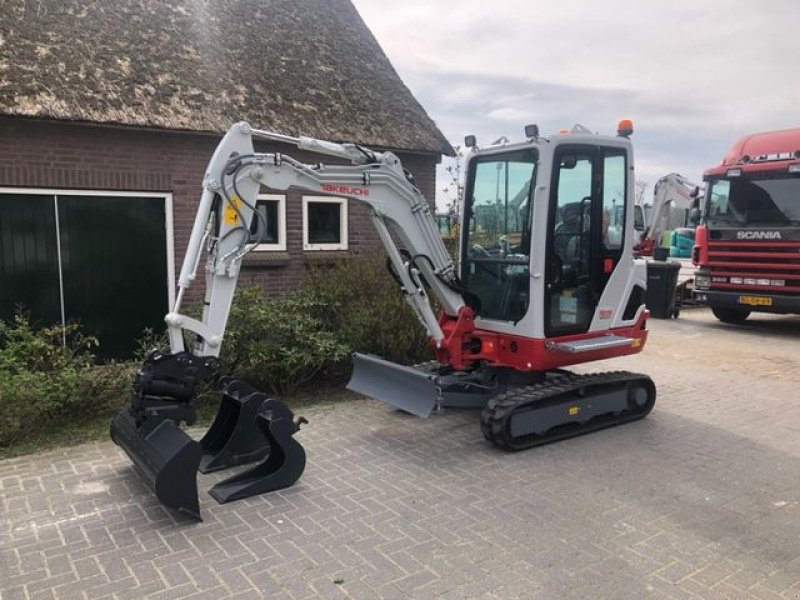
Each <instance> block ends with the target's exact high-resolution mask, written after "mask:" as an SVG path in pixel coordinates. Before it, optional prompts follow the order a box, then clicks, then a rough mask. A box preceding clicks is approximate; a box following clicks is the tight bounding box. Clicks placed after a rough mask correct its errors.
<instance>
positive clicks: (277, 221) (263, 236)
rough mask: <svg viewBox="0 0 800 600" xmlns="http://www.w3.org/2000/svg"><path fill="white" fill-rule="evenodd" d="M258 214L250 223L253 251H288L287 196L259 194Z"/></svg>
mask: <svg viewBox="0 0 800 600" xmlns="http://www.w3.org/2000/svg"><path fill="white" fill-rule="evenodd" d="M256 213H257V214H254V215H253V220H252V221H251V222H250V235H251V239H252V240H253V241H254V242H256V244H255V248H253V250H257V251H262V250H280V251H284V252H285V251H286V196H283V195H280V194H259V195H258V198H257V200H256Z"/></svg>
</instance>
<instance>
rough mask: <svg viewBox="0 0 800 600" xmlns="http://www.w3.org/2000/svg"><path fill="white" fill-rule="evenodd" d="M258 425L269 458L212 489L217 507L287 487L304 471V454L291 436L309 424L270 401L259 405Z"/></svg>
mask: <svg viewBox="0 0 800 600" xmlns="http://www.w3.org/2000/svg"><path fill="white" fill-rule="evenodd" d="M257 422H258V426H259V428H260V429H261V431H262V432H263V438H264V440H265V441H266V443H267V444H268V446H269V455H268V456H267V458H266V460H264V461H263V462H261V463H259V464H257V465H256V466H255V467H252V468H250V469H247V470H246V471H243V472H242V473H239V474H237V475H234V476H233V477H229V478H228V479H225V480H224V481H221V482H219V483H218V484H217V485H215V486H214V487H212V488H211V489H210V490H209V494H211V496H212V497H213V498H214V499H215V500H216V501H217V502H219V503H220V504H224V503H225V502H230V501H231V500H240V499H242V498H247V497H249V496H254V495H256V494H263V493H266V492H272V491H274V490H280V489H283V488H286V487H289V486H290V485H292V484H293V483H294V482H295V481H297V480H298V478H299V477H300V475H302V474H303V471H304V470H305V468H306V451H305V450H304V449H303V447H302V446H301V445H300V444H299V442H298V441H297V440H295V439H294V438H293V437H292V436H293V435H294V434H295V433H297V431H299V429H300V425H301V424H302V423H307V422H308V421H306V420H305V419H304V418H303V417H299V418H298V419H295V418H294V414H293V413H292V411H291V410H290V409H289V407H288V406H286V405H285V404H284V403H283V402H281V401H280V400H274V399H272V398H270V399H268V400H265V401H264V402H263V404H262V405H261V409H260V411H259V413H258V419H257Z"/></svg>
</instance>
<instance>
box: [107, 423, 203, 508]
mask: <svg viewBox="0 0 800 600" xmlns="http://www.w3.org/2000/svg"><path fill="white" fill-rule="evenodd" d="M111 439H113V440H114V442H115V443H116V444H117V445H118V446H120V447H121V448H122V449H123V450H125V452H126V453H127V454H128V456H130V458H131V459H132V460H133V462H134V464H135V465H136V466H137V467H138V469H139V471H140V472H141V474H142V476H143V478H144V480H145V481H146V482H147V484H148V485H149V486H150V488H151V489H152V490H153V491H154V492H155V494H156V498H158V501H159V502H161V504H163V505H164V506H167V507H169V508H174V509H176V510H178V511H180V512H182V513H184V514H186V515H189V516H190V517H192V518H194V519H197V520H198V521H200V520H202V519H201V517H200V503H199V501H198V498H197V468H198V466H199V464H200V444H199V443H197V442H196V441H195V440H193V439H192V438H190V437H189V436H188V435H187V434H186V433H185V432H184V431H183V430H182V429H181V428H180V427H179V426H177V425H176V424H175V423H174V422H173V421H170V420H163V421H161V422H160V423H158V425H156V426H155V427H153V428H152V429H149V430H145V429H144V428H142V427H137V424H136V421H135V419H134V418H133V416H132V415H131V413H130V410H129V409H127V408H126V409H124V410H122V411H120V412H119V413H118V414H117V415H116V416H115V417H114V418H113V419H112V421H111Z"/></svg>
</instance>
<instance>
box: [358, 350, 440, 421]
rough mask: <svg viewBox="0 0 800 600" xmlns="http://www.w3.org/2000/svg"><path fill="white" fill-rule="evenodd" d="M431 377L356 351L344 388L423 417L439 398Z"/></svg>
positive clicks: (433, 378) (431, 409) (417, 370)
mask: <svg viewBox="0 0 800 600" xmlns="http://www.w3.org/2000/svg"><path fill="white" fill-rule="evenodd" d="M435 380H436V376H435V375H431V374H430V373H426V372H424V371H420V370H419V369H415V368H414V367H407V366H405V365H398V364H397V363H393V362H389V361H388V360H383V359H382V358H378V357H377V356H371V355H369V354H358V353H356V354H354V355H353V375H352V377H350V381H349V382H348V383H347V389H349V390H352V391H354V392H358V393H359V394H364V395H365V396H369V397H370V398H375V399H376V400H380V401H382V402H386V403H387V404H391V405H392V406H394V407H396V408H399V409H400V410H404V411H406V412H409V413H411V414H413V415H417V416H418V417H423V418H425V417H428V416H430V414H431V412H432V411H433V409H434V407H435V406H436V403H437V401H438V399H439V390H438V388H437V387H436V384H435Z"/></svg>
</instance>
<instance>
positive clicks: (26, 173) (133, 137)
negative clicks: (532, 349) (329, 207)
mask: <svg viewBox="0 0 800 600" xmlns="http://www.w3.org/2000/svg"><path fill="white" fill-rule="evenodd" d="M219 138H220V136H214V135H204V134H192V133H180V132H164V131H146V130H137V129H134V128H114V127H104V126H94V125H83V124H71V123H59V122H49V121H35V120H27V119H8V118H0V186H12V187H34V188H35V187H41V188H64V189H85V190H113V191H138V192H171V193H172V194H173V209H174V241H175V268H176V278H177V272H179V271H180V267H181V263H182V260H183V254H184V252H185V249H186V244H187V243H188V240H189V234H190V232H191V227H192V224H193V222H194V217H195V210H196V204H197V201H198V199H199V196H200V191H201V189H200V186H201V183H202V178H203V174H204V172H205V167H206V165H207V163H208V160H209V158H210V157H211V154H212V152H213V150H214V148H215V147H216V144H217V142H218V141H219ZM259 150H263V151H281V152H286V153H288V154H291V155H292V156H294V157H295V158H298V159H300V160H303V161H308V162H318V161H319V160H320V157H318V156H317V157H313V156H311V155H303V154H302V153H298V152H296V151H295V152H293V151H292V148H289V147H285V146H284V147H280V146H263V147H262V146H261V145H259ZM400 158H401V160H402V161H403V164H404V166H405V167H406V169H408V170H409V171H410V172H411V173H413V175H414V177H415V179H416V182H417V185H418V186H419V187H420V189H421V190H422V192H423V193H424V194H425V197H426V198H428V199H429V200H430V201H431V202H433V198H434V189H435V187H434V186H435V165H436V162H437V161H438V157H435V156H431V155H416V154H407V155H406V154H401V155H400ZM325 160H326V162H329V161H327V159H325ZM302 195H303V194H302V193H301V192H296V191H295V192H289V193H288V194H287V202H286V221H287V254H288V256H286V255H284V257H285V258H284V260H280V261H276V262H272V263H271V264H268V265H264V264H258V265H254V264H253V262H254V261H252V260H250V261H248V263H247V265H246V266H245V267H244V269H243V271H242V275H241V279H240V281H241V282H242V284H245V283H247V282H257V283H258V284H259V285H261V286H262V288H263V289H264V290H265V293H267V294H268V295H272V296H274V295H279V294H282V293H284V292H286V291H288V290H291V289H294V288H295V287H297V285H298V284H299V283H300V281H301V280H302V277H303V271H304V269H305V268H306V265H308V264H310V263H315V262H318V259H319V258H320V255H318V254H316V255H315V254H314V253H312V252H304V251H303V236H302V202H301V197H302ZM348 228H349V232H350V236H349V238H350V239H349V246H350V252H351V253H364V252H370V251H374V250H375V249H376V248H378V247H379V246H380V243H379V241H378V238H377V235H376V234H375V231H374V229H373V227H372V224H371V223H370V222H369V218H368V216H367V210H366V209H365V207H364V206H363V205H361V204H359V203H357V202H353V201H350V206H349V207H348ZM257 262H258V263H263V262H265V261H257ZM201 294H202V286H201V285H197V286H196V287H195V288H193V289H192V291H191V293H190V294H189V298H190V299H191V298H198V297H200V296H201Z"/></svg>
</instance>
